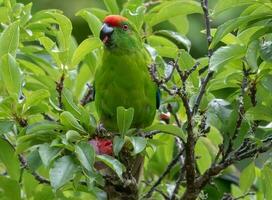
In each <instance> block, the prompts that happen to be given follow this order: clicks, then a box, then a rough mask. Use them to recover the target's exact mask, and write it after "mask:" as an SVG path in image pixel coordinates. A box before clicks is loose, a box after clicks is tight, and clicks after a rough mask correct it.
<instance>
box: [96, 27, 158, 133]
mask: <svg viewBox="0 0 272 200" xmlns="http://www.w3.org/2000/svg"><path fill="white" fill-rule="evenodd" d="M125 23H126V24H127V25H129V28H130V30H129V31H124V30H122V29H121V28H119V27H115V29H114V32H113V34H112V36H111V37H112V38H111V40H112V41H111V45H110V46H105V48H104V54H103V58H102V64H101V66H100V67H99V68H98V69H97V71H96V74H95V91H96V93H95V105H96V109H97V112H98V115H99V117H100V121H101V122H102V123H103V125H104V127H105V128H106V129H108V130H113V131H114V130H117V119H116V109H117V107H118V106H123V107H125V108H129V107H132V108H134V119H133V122H132V127H135V128H142V127H146V126H149V125H150V124H151V123H152V121H153V119H154V116H155V113H156V92H157V87H156V85H155V83H153V82H152V80H151V77H150V75H149V72H148V65H149V64H150V63H151V60H150V57H149V55H148V53H147V52H146V50H145V48H144V46H143V44H142V41H141V39H140V37H139V35H138V33H137V32H136V31H135V29H134V28H133V26H132V25H131V24H130V23H128V22H125Z"/></svg>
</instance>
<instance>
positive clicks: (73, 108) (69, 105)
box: [62, 88, 81, 119]
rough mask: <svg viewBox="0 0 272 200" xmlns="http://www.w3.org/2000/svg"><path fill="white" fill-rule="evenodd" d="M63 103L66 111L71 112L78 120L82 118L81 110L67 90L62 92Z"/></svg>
mask: <svg viewBox="0 0 272 200" xmlns="http://www.w3.org/2000/svg"><path fill="white" fill-rule="evenodd" d="M62 102H63V105H64V108H65V110H67V111H69V112H71V113H72V114H73V115H74V116H75V117H76V118H78V119H79V118H80V115H81V114H80V110H79V108H78V106H77V105H76V104H75V103H74V100H73V95H72V93H71V92H70V90H68V89H67V88H64V89H63V91H62Z"/></svg>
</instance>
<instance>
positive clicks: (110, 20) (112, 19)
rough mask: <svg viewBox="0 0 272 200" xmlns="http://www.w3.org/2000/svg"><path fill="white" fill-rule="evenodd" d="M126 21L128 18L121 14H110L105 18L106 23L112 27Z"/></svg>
mask: <svg viewBox="0 0 272 200" xmlns="http://www.w3.org/2000/svg"><path fill="white" fill-rule="evenodd" d="M125 21H128V19H127V18H125V17H123V16H121V15H108V16H107V17H105V19H104V23H107V24H109V25H110V26H112V27H116V26H120V24H121V23H122V22H125Z"/></svg>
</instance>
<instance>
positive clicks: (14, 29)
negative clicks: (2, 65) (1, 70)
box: [0, 21, 20, 58]
mask: <svg viewBox="0 0 272 200" xmlns="http://www.w3.org/2000/svg"><path fill="white" fill-rule="evenodd" d="M19 35H20V29H19V22H18V21H17V22H14V23H12V24H10V25H9V26H8V28H6V29H5V30H4V31H3V32H2V34H1V35H0V58H1V57H2V56H3V55H5V54H8V53H9V54H11V55H13V56H15V54H16V50H17V48H18V46H19Z"/></svg>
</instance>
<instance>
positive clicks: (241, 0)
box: [214, 0, 256, 15]
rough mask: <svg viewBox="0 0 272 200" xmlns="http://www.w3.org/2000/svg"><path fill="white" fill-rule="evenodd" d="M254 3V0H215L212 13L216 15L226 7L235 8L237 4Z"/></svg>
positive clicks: (226, 8)
mask: <svg viewBox="0 0 272 200" xmlns="http://www.w3.org/2000/svg"><path fill="white" fill-rule="evenodd" d="M253 3H256V0H228V1H217V4H216V5H215V7H214V15H218V14H220V13H222V12H224V11H226V10H228V9H231V8H237V7H239V6H245V5H247V4H253Z"/></svg>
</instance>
